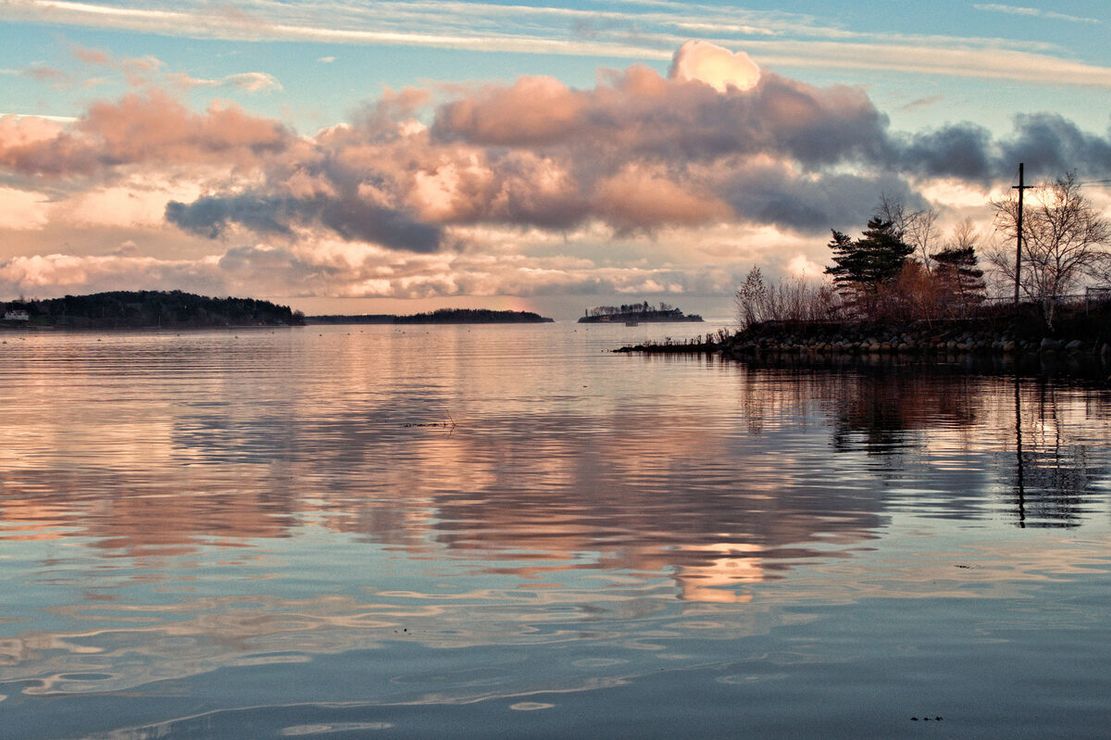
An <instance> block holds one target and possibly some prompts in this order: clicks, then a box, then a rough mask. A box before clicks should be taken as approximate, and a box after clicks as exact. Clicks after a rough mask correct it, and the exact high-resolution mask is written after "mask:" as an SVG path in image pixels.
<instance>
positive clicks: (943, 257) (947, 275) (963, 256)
mask: <svg viewBox="0 0 1111 740" xmlns="http://www.w3.org/2000/svg"><path fill="white" fill-rule="evenodd" d="M932 258H933V261H934V262H936V263H937V267H936V268H935V269H934V276H935V278H936V279H937V281H938V283H939V285H940V287H941V289H942V290H943V291H944V292H945V294H946V297H947V298H948V300H949V302H950V305H951V306H952V307H953V308H954V309H956V311H955V312H957V313H959V314H960V315H962V316H963V315H965V314H967V313H968V310H969V309H970V308H972V307H974V306H976V305H977V304H979V303H981V302H983V300H984V294H985V292H986V290H987V286H986V284H985V283H984V271H983V270H981V269H980V268H979V267H978V263H979V258H978V257H977V256H976V249H975V247H972V246H967V247H959V246H953V247H949V248H948V249H945V250H942V251H941V252H938V253H937V254H935V255H933V257H932Z"/></svg>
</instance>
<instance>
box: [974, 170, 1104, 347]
mask: <svg viewBox="0 0 1111 740" xmlns="http://www.w3.org/2000/svg"><path fill="white" fill-rule="evenodd" d="M1039 196H1040V197H1037V198H1034V199H1031V200H1032V201H1033V202H1031V203H1030V207H1029V208H1026V209H1025V211H1024V214H1023V227H1022V265H1021V275H1020V277H1021V283H1020V288H1021V291H1022V293H1023V294H1025V295H1026V297H1027V298H1029V299H1030V300H1032V301H1036V302H1038V303H1040V304H1041V306H1042V315H1043V317H1044V318H1045V321H1046V324H1048V325H1049V327H1050V328H1052V327H1053V322H1054V319H1055V318H1056V315H1057V304H1058V303H1059V302H1060V300H1061V298H1062V297H1063V296H1066V295H1068V294H1069V293H1070V292H1071V291H1073V290H1075V289H1077V288H1078V287H1079V285H1080V283H1081V282H1082V281H1083V280H1084V279H1085V278H1103V279H1106V278H1107V276H1108V273H1109V267H1111V254H1109V253H1108V248H1109V247H1111V222H1109V221H1108V220H1107V218H1105V217H1104V216H1103V215H1102V214H1101V213H1100V212H1099V211H1097V210H1096V209H1095V208H1094V207H1093V206H1092V205H1091V203H1089V202H1088V200H1087V198H1085V197H1084V194H1083V193H1082V192H1081V190H1080V184H1079V183H1078V182H1077V181H1076V175H1075V173H1071V172H1070V173H1069V174H1067V175H1065V176H1064V177H1062V178H1060V179H1058V180H1057V181H1056V182H1055V183H1053V185H1051V186H1049V187H1048V188H1046V189H1045V190H1044V191H1042V192H1040V193H1039ZM1028 202H1029V201H1028ZM992 207H993V208H994V209H995V225H996V228H997V229H998V230H999V231H1001V232H1002V233H1004V234H1006V235H1007V236H1009V237H1010V241H1011V243H1012V244H1013V243H1014V240H1015V239H1016V237H1017V232H1018V226H1017V224H1018V199H1017V197H1015V196H1012V197H1010V198H1006V199H1003V200H998V201H994V202H993V203H992ZM989 259H990V261H991V263H992V264H993V265H994V266H995V267H996V268H997V269H998V270H999V271H1000V272H1001V273H1002V274H1003V275H1004V276H1005V277H1007V278H1008V279H1010V280H1011V281H1014V278H1015V260H1014V255H1013V254H1012V253H1011V251H1010V249H1009V248H1008V247H1005V246H1000V247H999V248H997V249H995V250H994V251H993V252H992V253H991V254H990V255H989Z"/></svg>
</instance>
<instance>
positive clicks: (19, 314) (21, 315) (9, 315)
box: [4, 309, 31, 321]
mask: <svg viewBox="0 0 1111 740" xmlns="http://www.w3.org/2000/svg"><path fill="white" fill-rule="evenodd" d="M30 320H31V315H30V314H29V313H27V312H26V311H23V310H21V309H15V310H11V309H9V310H7V311H5V312H4V321H30Z"/></svg>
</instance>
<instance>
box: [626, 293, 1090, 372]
mask: <svg viewBox="0 0 1111 740" xmlns="http://www.w3.org/2000/svg"><path fill="white" fill-rule="evenodd" d="M616 351H618V352H640V353H645V354H679V353H691V354H706V353H712V354H720V355H721V356H723V357H727V358H731V359H736V360H743V361H749V362H758V363H759V362H764V361H768V362H787V363H789V364H791V365H792V366H799V365H814V366H828V365H830V364H831V363H832V364H834V365H842V364H844V363H846V362H848V363H853V362H864V363H867V364H876V363H882V364H887V363H890V362H893V363H896V364H905V363H907V362H910V363H914V364H926V365H929V364H936V365H946V366H950V365H954V364H955V365H960V366H965V365H967V366H968V367H970V368H972V367H985V366H991V367H994V366H996V365H998V366H999V367H1001V368H1005V369H1007V368H1015V367H1019V368H1024V369H1030V370H1032V371H1034V372H1037V371H1039V368H1040V369H1043V370H1053V371H1057V370H1060V371H1063V372H1073V371H1077V372H1083V373H1084V374H1087V375H1094V376H1097V377H1100V378H1106V377H1108V373H1111V307H1108V306H1102V307H1099V308H1098V309H1095V310H1092V311H1087V310H1086V311H1083V312H1080V311H1076V312H1073V313H1072V314H1067V315H1064V316H1062V317H1061V319H1060V321H1059V322H1058V323H1057V325H1056V327H1055V330H1052V331H1051V330H1049V329H1048V328H1047V327H1046V326H1045V324H1044V322H1042V321H1041V320H1040V317H1038V316H1037V315H1036V314H1035V313H1033V312H1032V311H1028V312H1026V313H1024V314H1022V315H1018V316H1016V315H1014V314H1013V313H1012V314H1011V315H1008V316H1002V317H999V316H997V317H988V318H979V319H965V320H940V321H914V322H906V323H893V322H865V321H828V322H825V321H820V322H819V321H811V322H802V321H796V322H788V321H768V322H764V323H761V324H756V325H754V326H751V327H749V328H747V329H745V330H744V331H739V332H736V333H734V334H729V333H727V332H719V333H717V334H716V335H707V336H699V337H694V338H691V339H685V340H670V339H669V340H665V341H664V342H658V343H651V342H650V343H647V344H642V345H636V346H631V347H622V348H621V349H619V350H616Z"/></svg>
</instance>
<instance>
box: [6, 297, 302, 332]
mask: <svg viewBox="0 0 1111 740" xmlns="http://www.w3.org/2000/svg"><path fill="white" fill-rule="evenodd" d="M304 323H305V322H304V316H303V315H302V314H301V312H300V311H294V310H292V309H290V307H289V306H279V305H277V304H275V303H271V302H269V301H260V300H256V299H254V298H232V297H228V298H208V297H206V296H200V295H195V294H193V293H185V292H182V291H180V290H170V291H161V290H138V291H122V290H121V291H112V292H107V293H94V294H91V295H78V296H73V295H67V296H65V297H64V298H49V299H45V300H27V299H19V300H16V301H8V302H6V303H0V328H6V329H39V328H55V329H210V328H242V327H259V326H302V325H304Z"/></svg>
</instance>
